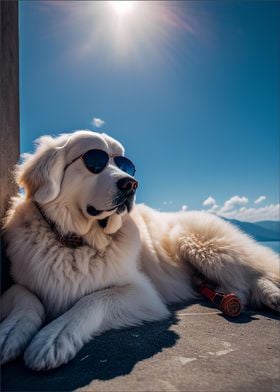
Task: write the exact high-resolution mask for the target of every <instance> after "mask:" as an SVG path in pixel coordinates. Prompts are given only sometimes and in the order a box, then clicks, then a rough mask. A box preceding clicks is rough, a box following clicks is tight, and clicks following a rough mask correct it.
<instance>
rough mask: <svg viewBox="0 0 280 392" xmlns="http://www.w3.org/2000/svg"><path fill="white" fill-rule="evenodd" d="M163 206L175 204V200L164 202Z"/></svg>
mask: <svg viewBox="0 0 280 392" xmlns="http://www.w3.org/2000/svg"><path fill="white" fill-rule="evenodd" d="M162 204H164V205H165V206H166V205H167V204H173V200H169V201H163V202H162Z"/></svg>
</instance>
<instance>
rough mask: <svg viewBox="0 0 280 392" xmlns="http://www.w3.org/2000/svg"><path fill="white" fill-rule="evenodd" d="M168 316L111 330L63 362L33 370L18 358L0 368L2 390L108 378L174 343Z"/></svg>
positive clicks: (66, 386) (61, 387)
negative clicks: (44, 369)
mask: <svg viewBox="0 0 280 392" xmlns="http://www.w3.org/2000/svg"><path fill="white" fill-rule="evenodd" d="M176 322H177V321H176V318H175V316H174V315H173V316H172V317H171V319H168V320H164V321H160V322H153V323H148V324H145V325H143V326H141V327H133V328H129V329H122V330H112V331H109V332H106V333H104V334H103V335H101V336H98V337H96V338H95V339H94V340H92V341H91V342H90V343H88V344H87V345H85V346H84V347H83V349H82V350H81V351H80V352H79V353H78V355H77V356H76V357H75V358H74V359H73V360H72V361H71V362H69V363H68V364H67V365H65V366H62V367H60V368H58V369H55V370H51V371H48V372H34V371H31V370H29V369H27V368H26V367H25V366H24V362H23V360H22V359H18V360H16V361H13V362H11V363H9V364H6V365H4V366H3V367H2V369H1V370H2V372H1V373H2V374H1V376H2V377H1V390H2V391H71V390H74V389H76V388H78V387H81V386H84V385H86V384H88V383H90V382H91V381H92V380H110V379H113V378H115V377H118V376H123V375H126V374H128V373H130V372H131V371H132V369H133V368H134V366H135V365H136V364H137V362H139V361H142V360H144V359H147V358H150V357H152V356H154V355H155V354H157V353H159V352H160V351H162V350H163V349H164V348H167V347H172V346H173V345H175V343H176V340H177V339H178V338H179V336H178V335H177V334H176V333H175V332H173V331H170V330H169V328H170V326H171V325H172V324H176Z"/></svg>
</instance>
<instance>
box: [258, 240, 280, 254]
mask: <svg viewBox="0 0 280 392" xmlns="http://www.w3.org/2000/svg"><path fill="white" fill-rule="evenodd" d="M260 243H261V244H262V245H263V246H267V247H268V248H270V249H272V250H274V252H277V253H279V254H280V241H260Z"/></svg>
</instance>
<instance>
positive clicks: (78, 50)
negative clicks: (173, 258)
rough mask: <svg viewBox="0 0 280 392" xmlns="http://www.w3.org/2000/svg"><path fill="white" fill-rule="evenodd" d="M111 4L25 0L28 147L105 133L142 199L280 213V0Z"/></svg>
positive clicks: (170, 207) (24, 135) (23, 121)
mask: <svg viewBox="0 0 280 392" xmlns="http://www.w3.org/2000/svg"><path fill="white" fill-rule="evenodd" d="M116 3H120V2H109V1H97V2H96V1H85V2H83V1H47V0H44V1H20V10H19V11H20V127H21V151H22V152H29V151H32V149H33V144H32V142H33V140H34V139H36V138H37V137H39V136H41V135H45V134H51V135H57V134H60V133H65V132H71V131H74V130H77V129H90V130H94V131H97V132H105V133H108V134H109V135H111V136H113V137H115V138H116V139H118V140H120V141H121V142H122V143H123V144H124V146H125V148H126V155H127V156H128V157H129V158H130V159H131V160H133V162H134V163H135V165H136V177H137V179H138V181H139V188H138V191H137V202H139V203H142V202H144V203H145V204H147V205H150V206H151V207H153V208H156V209H159V210H161V211H179V210H202V209H203V210H209V211H211V212H213V213H217V214H219V215H222V216H225V217H228V218H236V219H240V220H246V221H260V220H271V219H273V220H277V219H279V185H280V184H279V178H280V176H279V171H280V168H279V162H280V152H279V146H280V141H279V137H280V136H279V129H280V89H279V85H280V83H279V82H280V80H279V79H280V74H279V70H280V53H279V51H280V24H279V20H280V3H279V2H277V1H238V0H235V1H223V0H222V1H211V0H209V1H185V2H184V1H178V2H177V1H170V2H168V1H163V2H161V1H154V2H149V1H139V2H138V1H135V2H125V3H126V5H125V8H126V9H122V8H120V7H124V6H123V5H122V4H121V6H120V7H118V4H116ZM122 3H123V2H122ZM128 3H131V4H129V5H127V4H128Z"/></svg>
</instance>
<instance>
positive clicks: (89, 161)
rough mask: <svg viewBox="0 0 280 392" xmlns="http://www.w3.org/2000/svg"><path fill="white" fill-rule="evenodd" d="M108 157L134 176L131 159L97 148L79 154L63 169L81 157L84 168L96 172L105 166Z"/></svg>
mask: <svg viewBox="0 0 280 392" xmlns="http://www.w3.org/2000/svg"><path fill="white" fill-rule="evenodd" d="M110 158H113V160H114V162H115V164H116V165H117V166H118V168H119V169H121V170H122V171H124V172H126V173H127V174H129V175H130V176H132V177H133V176H134V174H135V171H136V169H135V166H134V164H133V163H132V162H131V160H129V159H128V158H126V157H123V156H121V155H118V156H116V155H110V154H108V153H107V152H106V151H103V150H98V149H94V150H89V151H87V152H85V153H84V154H82V155H79V156H78V157H77V158H75V159H73V161H72V162H70V163H69V164H68V165H67V166H66V167H65V170H66V169H67V167H68V166H70V165H71V164H72V163H74V162H75V161H77V160H78V159H82V160H83V162H84V164H85V166H86V168H87V169H88V170H89V171H90V172H91V173H94V174H98V173H100V172H102V170H104V169H105V168H106V166H107V165H108V162H109V159H110Z"/></svg>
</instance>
